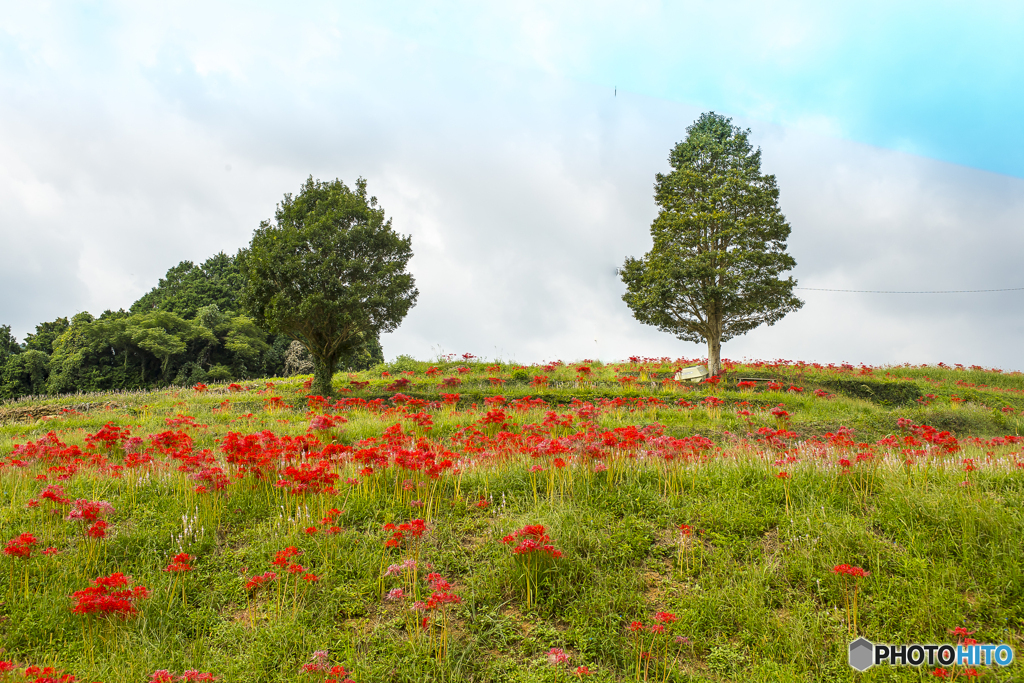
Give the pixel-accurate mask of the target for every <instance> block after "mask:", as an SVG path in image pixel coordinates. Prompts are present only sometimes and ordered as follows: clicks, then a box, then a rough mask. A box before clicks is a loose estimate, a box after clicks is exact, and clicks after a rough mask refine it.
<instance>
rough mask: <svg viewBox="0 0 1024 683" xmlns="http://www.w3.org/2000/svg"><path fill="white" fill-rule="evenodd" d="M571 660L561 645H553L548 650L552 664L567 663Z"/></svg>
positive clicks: (549, 662)
mask: <svg viewBox="0 0 1024 683" xmlns="http://www.w3.org/2000/svg"><path fill="white" fill-rule="evenodd" d="M568 661H569V655H567V654H566V653H565V650H563V649H562V648H560V647H553V648H551V649H550V650H548V664H550V665H551V666H557V665H559V664H565V663H567V662H568Z"/></svg>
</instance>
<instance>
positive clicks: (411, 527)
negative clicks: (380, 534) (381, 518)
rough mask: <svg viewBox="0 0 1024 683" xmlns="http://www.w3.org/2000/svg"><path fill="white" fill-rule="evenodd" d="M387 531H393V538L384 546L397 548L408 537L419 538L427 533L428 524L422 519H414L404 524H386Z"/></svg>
mask: <svg viewBox="0 0 1024 683" xmlns="http://www.w3.org/2000/svg"><path fill="white" fill-rule="evenodd" d="M384 530H385V531H391V532H392V534H391V538H390V539H388V541H387V542H386V543H385V544H384V545H385V547H388V548H397V547H398V546H400V545H401V544H402V540H403V539H404V538H405V537H406V536H410V537H412V538H419V537H420V536H422V535H423V534H424V533H426V531H427V523H426V522H424V521H423V520H422V519H413V520H409V521H408V522H405V523H403V524H398V525H395V524H385V525H384Z"/></svg>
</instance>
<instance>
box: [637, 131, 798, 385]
mask: <svg viewBox="0 0 1024 683" xmlns="http://www.w3.org/2000/svg"><path fill="white" fill-rule="evenodd" d="M686 132H687V137H686V140H684V141H682V142H680V143H678V144H677V145H676V146H675V147H674V148H673V150H672V152H671V154H670V155H669V163H670V164H671V166H672V172H671V173H669V174H667V175H662V174H660V173H659V174H657V176H656V178H657V182H656V183H655V201H656V202H657V204H658V207H659V211H658V216H657V218H655V220H654V222H653V223H652V224H651V237H652V238H653V239H654V247H653V248H652V249H651V251H649V252H648V253H647V254H646V255H644V257H643V258H642V259H634V258H632V257H630V258H627V259H626V262H625V265H624V266H623V268H622V270H621V271H620V276H621V278H622V281H623V282H624V283H625V284H626V288H627V291H626V293H625V294H624V295H623V297H622V298H623V301H625V302H626V304H628V305H629V307H630V309H632V311H633V315H634V316H635V317H636V319H637V320H639V321H640V322H642V323H646V324H648V325H653V326H655V327H657V328H658V329H660V330H662V331H665V332H669V333H671V334H674V335H676V336H677V337H678V338H679V339H682V340H685V341H691V342H700V341H707V344H708V364H709V369H710V370H711V371H712V373H713V374H718V371H719V369H720V357H721V343H722V342H724V341H728V340H729V339H730V338H731V337H734V336H736V335H740V334H744V333H746V332H749V331H750V330H752V329H754V328H755V327H758V326H759V325H762V324H768V325H772V324H774V323H775V322H777V321H778V320H780V319H781V318H782V317H783V316H784V315H785V314H786V313H788V312H790V311H794V310H796V309H798V308H800V306H802V305H803V304H802V302H801V301H800V300H799V299H797V298H796V297H795V296H793V294H792V289H793V287H794V286H795V285H796V282H795V281H794V280H793V278H792V277H789V278H786V279H780V275H781V274H782V273H783V272H785V271H787V270H790V269H792V268H793V267H794V266H795V265H796V261H794V260H793V258H792V257H791V256H790V255H789V254H787V253H786V239H787V238H788V237H789V232H790V228H789V224H788V223H787V222H786V219H785V217H784V216H783V215H782V212H781V211H780V210H779V206H778V199H779V190H778V188H777V187H776V183H775V176H773V175H764V174H762V173H761V150H760V149H758V150H754V149H753V148H752V147H751V145H750V142H749V141H748V139H747V137H748V135H749V132H750V131H749V130H748V131H744V130H741V129H739V128H737V127H736V126H733V125H731V119H728V118H726V117H724V116H721V115H718V114H715V113H714V112H709V113H705V114H702V115H701V117H700V118H699V119H698V120H697V121H696V122H695V123H694V124H692V125H691V126H689V127H688V128H687V129H686Z"/></svg>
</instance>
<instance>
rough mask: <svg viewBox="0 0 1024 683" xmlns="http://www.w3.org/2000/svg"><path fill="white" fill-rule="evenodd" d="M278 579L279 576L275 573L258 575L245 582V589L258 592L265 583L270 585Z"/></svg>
mask: <svg viewBox="0 0 1024 683" xmlns="http://www.w3.org/2000/svg"><path fill="white" fill-rule="evenodd" d="M276 578H277V574H276V573H274V572H264V573H263V574H256V575H255V576H253V577H252V578H250V579H249V580H248V581H246V582H245V589H246V590H248V591H251V590H256V589H257V588H259V587H260V586H262V585H263V584H265V583H269V582H271V581H273V580H274V579H276Z"/></svg>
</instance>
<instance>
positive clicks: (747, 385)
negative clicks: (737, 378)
mask: <svg viewBox="0 0 1024 683" xmlns="http://www.w3.org/2000/svg"><path fill="white" fill-rule="evenodd" d="M736 386H737V388H739V389H740V390H744V389H753V388H754V387H756V386H757V382H750V381H743V382H737V383H736Z"/></svg>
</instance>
